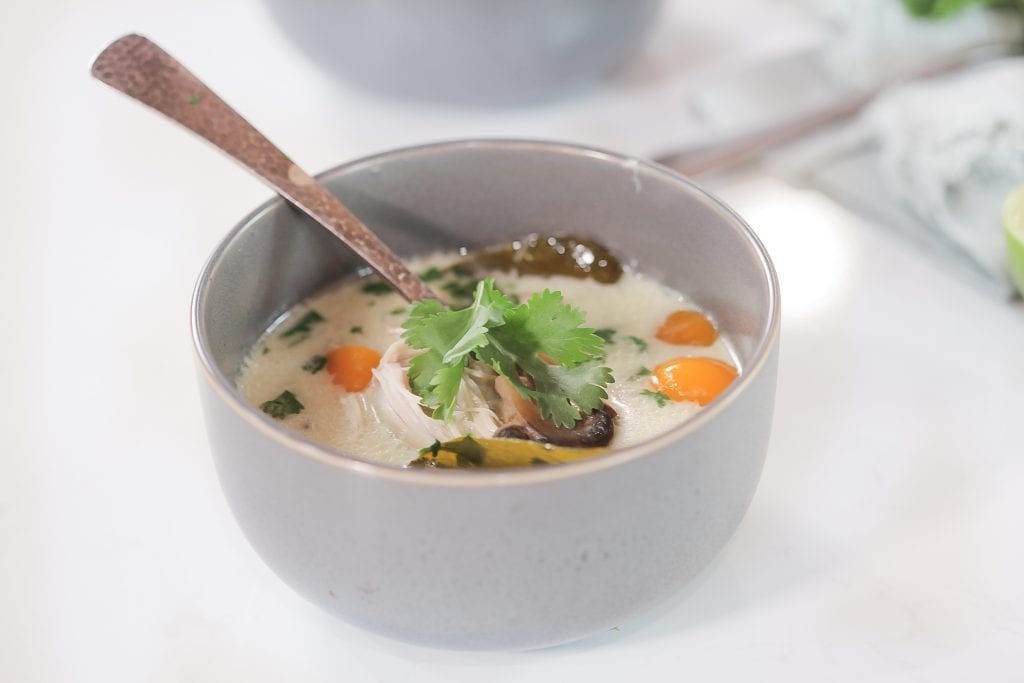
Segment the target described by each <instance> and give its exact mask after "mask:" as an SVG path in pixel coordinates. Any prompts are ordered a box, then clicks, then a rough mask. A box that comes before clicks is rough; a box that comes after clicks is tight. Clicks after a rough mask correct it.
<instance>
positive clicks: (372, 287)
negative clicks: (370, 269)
mask: <svg viewBox="0 0 1024 683" xmlns="http://www.w3.org/2000/svg"><path fill="white" fill-rule="evenodd" d="M391 291H394V290H393V289H392V287H391V285H389V284H388V283H386V282H384V281H383V280H375V281H373V282H367V283H366V284H365V285H363V292H365V293H366V294H374V295H376V296H380V295H381V294H387V293H389V292H391Z"/></svg>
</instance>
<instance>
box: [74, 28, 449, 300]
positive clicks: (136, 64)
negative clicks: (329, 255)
mask: <svg viewBox="0 0 1024 683" xmlns="http://www.w3.org/2000/svg"><path fill="white" fill-rule="evenodd" d="M92 75H93V76H94V77H96V78H97V79H99V80H101V81H103V82H104V83H106V84H107V85H110V86H112V87H113V88H115V89H117V90H120V91H121V92H123V93H125V94H126V95H129V96H130V97H133V98H135V99H136V100H138V101H140V102H142V103H143V104H145V105H148V106H150V107H152V108H153V109H156V110H157V111H159V112H160V113H162V114H164V115H166V116H167V117H169V118H171V119H173V120H174V121H177V122H178V123H180V124H181V125H183V126H184V127H185V128H188V129H189V130H191V131H192V132H194V133H196V134H198V135H199V136H200V137H203V138H205V139H206V140H208V141H209V142H211V143H213V144H214V145H215V146H217V147H219V148H220V149H221V150H223V151H224V152H226V153H227V154H228V156H230V157H232V158H234V159H235V160H236V161H238V162H239V163H240V164H242V165H243V166H245V167H246V168H247V169H249V170H250V171H252V172H253V173H255V174H256V175H257V176H259V177H260V178H262V179H263V181H264V182H265V183H267V184H268V185H270V187H272V188H274V190H275V191H276V192H277V193H278V194H280V195H281V196H282V197H284V198H285V199H287V200H288V201H289V202H291V203H292V204H294V205H295V206H296V207H298V208H299V209H301V210H302V211H304V212H305V213H306V214H308V215H309V216H310V217H312V218H313V219H314V220H316V221H317V222H318V223H320V224H321V225H323V226H324V227H325V228H327V229H328V230H330V231H331V232H333V233H334V234H335V235H337V236H338V237H339V238H340V239H341V241H343V242H344V243H345V244H347V245H348V246H349V247H351V248H352V250H353V251H355V252H356V253H357V254H359V256H361V257H362V258H363V259H364V260H365V261H366V262H367V263H368V264H370V266H372V267H373V268H374V269H375V270H376V271H377V272H378V273H380V275H381V277H383V278H384V279H385V280H387V281H388V282H389V283H391V285H393V286H394V287H395V289H397V290H398V292H399V293H400V294H401V295H402V296H404V297H405V298H406V299H407V300H408V301H417V300H419V299H425V298H436V297H435V296H434V294H433V292H431V291H430V288H429V287H427V285H426V284H424V282H423V281H422V280H421V279H419V278H418V277H417V276H416V275H415V274H414V273H412V272H411V271H410V270H409V269H408V268H406V267H405V265H404V264H403V263H402V261H401V260H400V259H399V258H398V256H396V255H395V253H394V252H392V251H391V250H390V249H389V248H388V247H387V246H386V245H385V244H384V243H383V242H381V241H380V239H379V238H378V237H377V236H376V235H375V234H373V233H372V232H371V231H370V229H369V228H367V227H366V226H365V225H364V224H363V222H362V221H360V220H359V219H358V218H356V217H355V216H354V215H353V214H352V212H350V211H349V210H348V209H346V208H345V207H344V205H342V203H341V202H339V201H338V200H337V199H336V198H335V197H334V195H332V194H331V193H330V192H328V191H327V190H326V189H325V188H324V187H323V186H322V185H320V183H318V182H316V180H314V179H313V178H312V177H310V176H309V174H307V173H306V172H305V171H303V170H302V169H301V168H299V167H298V166H297V165H296V164H295V163H294V162H293V161H292V160H291V159H289V158H288V157H287V156H285V154H284V153H283V152H282V151H281V150H279V149H278V148H277V147H275V146H274V145H273V143H271V142H270V140H268V139H267V138H266V137H264V136H263V134H262V133H260V132H259V131H258V130H256V129H255V128H254V127H253V126H252V124H250V123H249V122H248V121H246V120H245V119H244V118H242V117H241V116H240V115H239V114H238V112H236V111H235V110H234V109H232V108H231V107H229V106H228V105H227V103H226V102H224V100H222V99H221V98H220V97H218V96H217V95H216V94H215V93H214V92H213V91H212V90H210V88H208V87H207V86H206V85H205V84H204V83H203V82H202V81H200V80H199V79H198V78H196V77H195V76H194V75H192V74H191V73H190V72H189V71H188V70H187V69H186V68H185V67H183V66H182V65H181V64H180V63H179V62H178V61H177V60H176V59H174V58H173V57H171V56H170V55H169V54H167V53H166V52H164V51H163V50H162V49H160V47H159V46H157V45H156V44H155V43H153V42H151V41H150V40H149V39H147V38H144V37H143V36H140V35H135V34H130V35H127V36H124V37H123V38H119V39H118V40H116V41H114V42H113V43H111V44H110V45H109V46H108V47H107V48H106V49H105V50H104V51H103V52H101V53H100V55H99V57H97V58H96V61H94V62H93V65H92Z"/></svg>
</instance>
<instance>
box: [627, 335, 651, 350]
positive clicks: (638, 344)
mask: <svg viewBox="0 0 1024 683" xmlns="http://www.w3.org/2000/svg"><path fill="white" fill-rule="evenodd" d="M626 339H628V340H629V341H631V342H633V343H634V344H636V348H637V350H639V351H640V352H641V353H642V352H644V351H646V350H647V342H646V341H644V340H643V339H641V338H640V337H637V336H636V335H632V334H631V335H628V336H627V337H626Z"/></svg>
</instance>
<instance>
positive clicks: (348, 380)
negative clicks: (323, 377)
mask: <svg viewBox="0 0 1024 683" xmlns="http://www.w3.org/2000/svg"><path fill="white" fill-rule="evenodd" d="M379 363H380V354H379V353H377V352H376V351H374V350H373V349H371V348H367V347H365V346H358V345H355V344H353V345H350V346H339V347H338V348H336V349H331V350H330V351H329V352H328V353H327V372H328V373H330V375H331V381H333V382H334V383H335V384H338V385H341V386H342V387H344V388H345V390H346V391H362V390H363V389H365V388H366V387H367V386H369V384H370V380H371V379H373V369H374V368H375V367H377V365H378V364H379Z"/></svg>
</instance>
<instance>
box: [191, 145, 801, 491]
mask: <svg viewBox="0 0 1024 683" xmlns="http://www.w3.org/2000/svg"><path fill="white" fill-rule="evenodd" d="M480 147H483V148H489V149H511V150H516V151H522V150H527V151H528V150H531V149H534V150H540V151H544V152H548V153H558V154H565V155H569V156H580V157H589V158H595V159H600V160H601V161H604V162H611V163H615V164H617V165H620V166H623V167H626V168H633V169H634V170H637V171H638V170H639V169H641V168H642V169H644V170H645V171H647V172H649V173H653V174H656V175H658V176H661V177H662V178H663V179H665V180H668V181H670V182H672V183H675V184H676V185H679V186H681V187H683V188H685V189H686V190H688V191H690V192H693V193H696V194H697V195H700V196H702V197H703V198H704V199H705V200H707V201H708V202H709V203H710V204H711V205H713V206H714V208H716V209H718V210H720V211H721V212H723V213H724V214H725V215H726V216H727V217H729V218H731V219H732V225H731V226H730V227H731V228H732V229H733V230H734V231H735V232H736V233H737V235H738V237H740V239H743V240H746V241H747V242H748V243H749V244H750V246H751V247H753V249H754V252H755V253H756V255H757V258H758V261H759V262H760V264H761V268H762V274H763V275H764V276H765V279H766V281H767V284H768V308H769V317H768V320H769V324H768V329H767V330H766V331H765V332H764V333H763V334H762V335H761V337H760V339H759V340H758V343H757V346H756V347H755V349H754V352H753V354H752V357H751V361H750V362H749V363H748V364H747V367H746V368H745V371H744V372H743V373H742V374H741V375H740V377H739V379H738V381H736V382H733V383H732V384H731V385H730V386H729V387H728V388H727V389H726V390H725V392H723V393H722V395H721V396H719V397H718V398H716V399H715V400H714V401H712V402H711V403H710V404H708V405H707V406H704V407H703V408H702V409H701V410H700V411H699V412H698V413H697V414H696V415H694V416H692V417H690V418H689V419H687V420H686V421H684V422H682V423H681V424H679V425H677V426H676V427H674V428H672V429H670V430H669V431H667V432H665V433H663V434H660V435H658V436H656V437H654V438H651V439H648V440H647V441H644V442H642V443H639V444H636V445H633V446H628V447H625V448H621V449H616V450H613V451H610V452H608V453H606V454H603V455H601V456H598V457H594V458H587V459H584V460H578V461H575V462H571V463H564V464H557V465H549V466H547V467H531V468H508V469H500V470H487V471H486V472H480V471H476V470H472V471H470V470H459V469H439V468H420V467H405V468H400V467H394V466H391V465H385V464H382V463H375V462H371V461H368V460H363V459H361V458H359V457H358V456H356V455H354V454H351V453H347V452H345V451H342V450H339V449H335V448H331V447H329V446H324V445H323V444H320V443H317V442H315V441H312V440H311V439H308V438H306V437H304V436H302V435H300V434H297V433H295V432H292V431H291V430H288V429H286V428H285V427H284V426H281V425H278V424H275V423H272V422H270V421H269V420H267V419H266V418H265V417H264V416H263V415H262V414H260V413H259V412H258V411H257V409H256V407H255V406H254V405H252V404H250V403H249V402H248V401H246V400H245V399H244V398H243V397H242V396H241V394H240V393H239V392H238V390H237V389H236V388H235V386H234V382H232V381H231V380H230V378H228V377H226V376H225V375H224V373H222V372H221V371H220V369H219V368H218V367H217V366H216V364H215V363H214V362H213V355H212V352H211V350H210V347H209V345H208V343H207V340H206V338H205V336H204V335H203V332H202V327H203V325H202V322H201V320H200V312H201V309H202V302H203V300H204V298H205V295H206V292H207V289H208V286H209V280H210V273H211V272H212V270H213V268H214V267H215V265H216V264H217V263H218V262H219V261H220V260H221V258H222V256H223V255H224V253H225V252H226V251H227V250H228V248H229V247H230V246H231V245H232V243H233V242H234V240H235V238H236V237H237V236H238V235H239V234H240V233H241V232H242V231H243V230H245V229H246V228H247V227H248V226H249V225H251V224H252V223H253V222H254V221H256V220H258V219H259V218H261V217H262V216H263V215H264V214H266V213H269V212H270V211H275V210H278V209H279V208H280V207H283V206H285V204H286V202H285V200H284V199H283V198H281V197H273V198H271V199H269V200H267V201H265V202H263V203H262V204H260V205H259V206H258V207H257V208H256V209H254V210H253V211H251V212H250V213H249V214H247V215H246V216H245V217H244V218H242V219H241V220H240V221H239V222H238V223H237V224H236V225H235V226H234V227H233V228H232V229H231V230H230V231H229V232H228V234H227V235H225V236H224V237H223V238H221V240H220V241H219V242H218V244H217V246H216V248H215V249H214V250H213V252H212V253H211V254H210V256H209V257H208V258H207V260H206V262H205V263H204V265H203V268H202V270H201V271H200V273H199V276H198V278H197V280H196V285H195V287H194V289H193V293H192V299H191V305H190V315H189V318H190V327H191V337H192V343H193V348H194V352H195V354H196V357H197V359H198V361H199V368H200V371H201V373H202V375H203V376H204V377H205V379H206V381H207V382H208V383H209V385H210V387H211V388H212V389H213V390H214V392H215V393H216V394H217V395H218V397H219V398H220V399H221V400H222V401H223V402H224V403H225V404H226V405H227V406H228V407H229V408H230V409H232V410H233V411H234V412H235V413H236V414H237V415H238V416H239V417H240V418H242V420H243V421H244V422H246V423H247V424H248V425H249V426H250V427H252V428H254V429H256V430H257V431H258V432H260V433H262V434H263V435H264V436H266V437H268V438H270V439H272V440H273V441H277V442H278V443H279V444H281V445H283V446H285V447H287V449H288V450H289V451H291V452H293V453H295V454H296V455H299V456H302V457H309V458H312V459H314V460H316V461H319V462H321V463H323V464H326V465H328V466H331V467H337V468H340V469H344V470H348V471H351V472H352V473H354V474H359V475H364V476H370V477H374V478H380V479H387V480H391V481H395V482H399V483H405V484H414V485H425V486H442V487H459V488H463V487H468V488H490V487H494V486H499V487H501V486H516V485H527V484H535V483H541V482H550V481H556V480H561V479H566V478H574V477H579V476H585V475H588V474H591V473H595V472H599V471H603V470H606V469H611V468H616V467H620V466H623V465H625V464H627V463H629V462H632V461H634V460H637V459H640V458H644V457H646V456H648V455H650V454H652V453H654V452H657V451H660V450H662V449H664V448H665V447H666V446H670V445H671V444H673V443H675V442H678V441H681V440H682V439H684V438H685V437H686V436H687V435H689V434H691V433H693V432H695V431H697V430H699V429H700V428H701V427H702V426H703V425H704V424H706V423H709V422H711V421H712V420H714V419H715V418H716V417H717V416H718V415H719V414H720V413H722V412H723V411H724V410H726V408H728V406H729V405H730V404H732V403H733V402H734V401H735V400H736V399H737V397H738V396H739V395H740V394H741V393H743V391H744V390H745V388H746V387H747V386H749V385H750V384H751V383H752V382H753V380H754V378H755V377H756V376H757V375H758V374H760V372H761V371H762V369H763V368H764V365H765V364H766V363H767V361H768V359H769V357H770V356H771V354H772V351H773V350H774V348H775V347H776V345H777V344H778V338H779V329H780V326H781V305H780V293H779V281H778V275H777V273H776V272H775V267H774V266H773V264H772V261H771V258H770V257H769V256H768V252H767V250H766V249H765V247H764V244H762V242H761V240H760V239H759V238H758V237H757V235H756V234H755V233H754V231H753V229H752V228H751V227H750V226H749V225H748V224H747V222H746V221H745V220H743V218H742V217H740V215H739V214H737V213H736V212H735V211H734V210H733V209H732V208H730V207H729V206H728V205H727V204H725V203H724V202H723V201H721V200H720V199H719V198H718V197H717V196H715V195H714V194H712V193H711V192H709V191H707V190H706V189H704V188H702V187H700V186H699V185H697V184H696V183H694V182H693V181H691V180H690V179H688V178H686V177H685V176H683V175H681V174H679V173H676V172H675V171H672V170H671V169H669V168H666V167H664V166H661V165H660V164H656V163H654V162H652V161H648V160H645V159H642V158H638V157H631V156H626V155H623V154H619V153H616V152H611V151H607V150H604V149H600V148H596V147H591V146H587V145H580V144H574V143H566V142H557V141H545V140H532V139H510V138H474V139H459V140H449V141H441V142H432V143H427V144H420V145H412V146H408V147H400V148H395V149H391V150H387V151H384V152H379V153H375V154H371V155H368V156H364V157H360V158H358V159H355V160H352V161H348V162H344V163H341V164H338V165H336V166H332V167H331V168H328V169H327V170H324V171H321V172H320V173H318V174H316V175H315V176H314V177H315V178H316V179H317V180H318V181H321V182H322V181H324V180H325V179H329V178H330V177H332V176H335V175H337V174H341V173H345V172H350V171H353V170H356V169H358V168H360V167H362V166H373V165H377V164H380V163H383V162H386V161H389V160H392V159H395V158H399V157H408V156H410V155H420V154H433V153H437V152H444V151H451V150H459V149H466V148H480Z"/></svg>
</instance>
